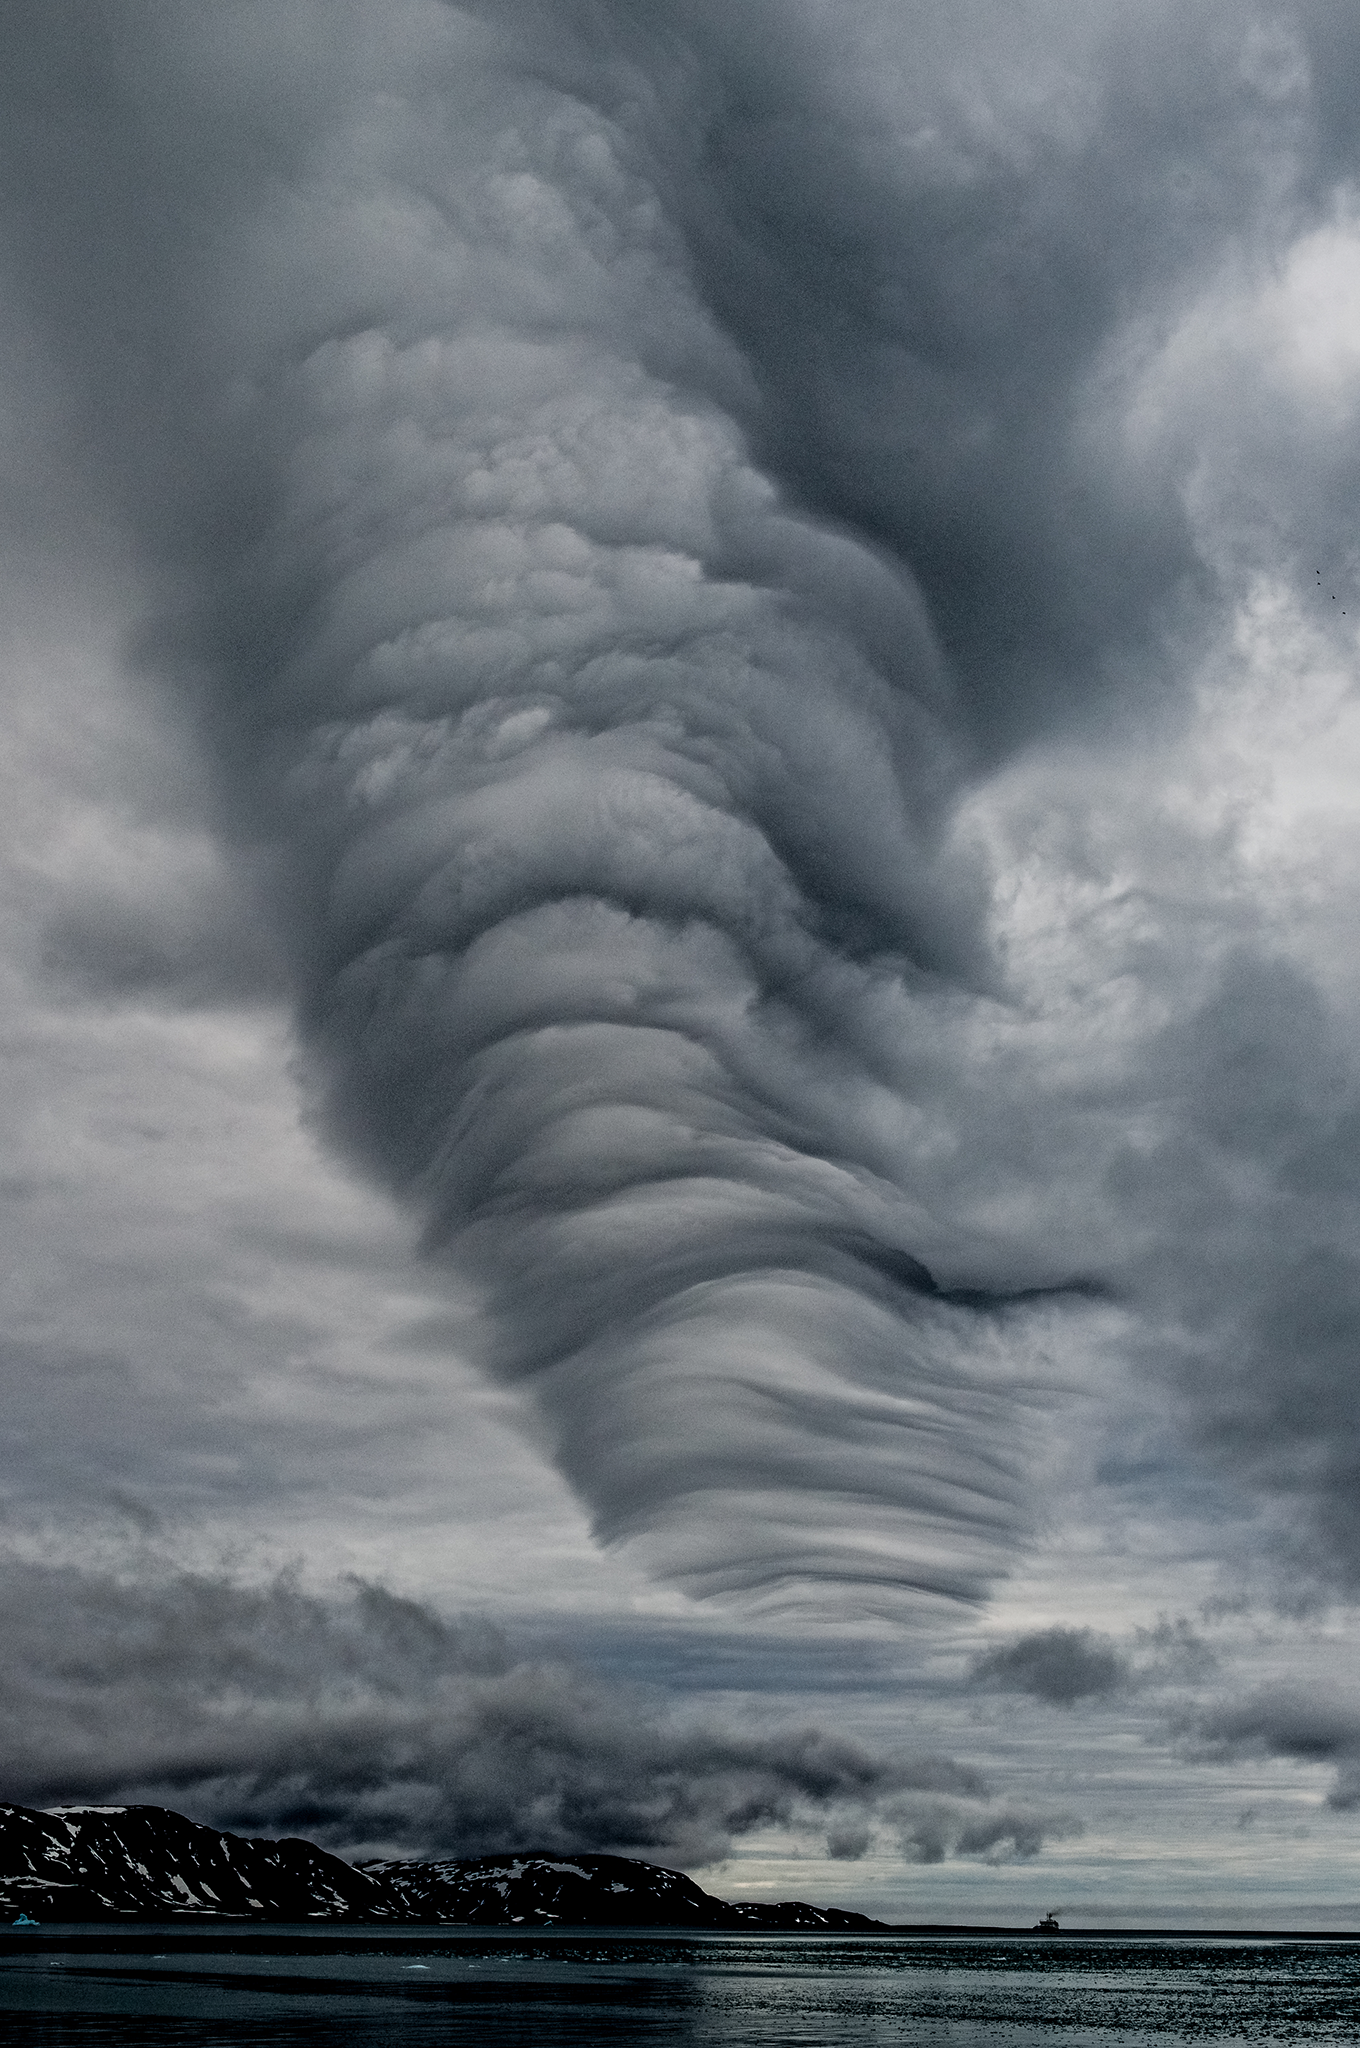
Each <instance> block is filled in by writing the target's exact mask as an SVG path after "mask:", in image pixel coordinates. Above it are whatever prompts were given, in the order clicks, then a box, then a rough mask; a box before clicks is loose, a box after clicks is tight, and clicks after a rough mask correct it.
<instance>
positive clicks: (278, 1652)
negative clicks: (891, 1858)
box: [0, 1562, 1075, 1868]
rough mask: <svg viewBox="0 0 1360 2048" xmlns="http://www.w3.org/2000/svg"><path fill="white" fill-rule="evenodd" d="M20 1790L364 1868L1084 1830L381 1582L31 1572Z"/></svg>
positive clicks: (931, 1767) (0, 1716)
mask: <svg viewBox="0 0 1360 2048" xmlns="http://www.w3.org/2000/svg"><path fill="white" fill-rule="evenodd" d="M0 1631H2V1632H3V1635H4V1638H5V1641H6V1645H7V1654H6V1660H5V1668H4V1671H3V1674H0V1725H3V1728H4V1730H5V1733H4V1735H3V1737H2V1738H0V1743H2V1744H3V1746H2V1747H0V1795H2V1796H4V1797H6V1798H8V1799H11V1800H13V1801H15V1802H17V1803H19V1804H22V1805H28V1806H42V1805H47V1804H55V1803H59V1802H62V1801H70V1800H80V1799H90V1800H100V1801H136V1800H144V1801H148V1802H151V1803H155V1804H164V1805H168V1806H172V1807H174V1808H176V1809H177V1810H180V1811H184V1812H187V1813H189V1814H190V1816H191V1817H192V1818H195V1819H199V1820H203V1821H207V1822H210V1823H211V1824H213V1825H215V1826H219V1827H224V1828H229V1829H232V1830H234V1831H237V1832H243V1833H261V1834H286V1833H296V1834H301V1835H305V1836H307V1837H308V1838H309V1839H311V1840H314V1841H317V1842H319V1843H320V1844H321V1845H322V1846H324V1847H326V1848H330V1849H333V1850H336V1851H337V1852H339V1853H341V1854H350V1855H357V1854H361V1853H365V1852H367V1853H383V1852H393V1853H396V1852H407V1853H413V1854H448V1855H473V1854H478V1853H483V1852H490V1851H493V1850H515V1849H547V1850H558V1851H571V1850H578V1851H579V1850H588V1849H595V1850H613V1851H620V1852H622V1853H633V1854H641V1855H647V1856H650V1857H652V1858H653V1859H656V1860H664V1861H668V1862H672V1863H678V1864H680V1865H683V1866H686V1867H691V1868H702V1867H704V1866H705V1865H708V1864H711V1863H714V1862H716V1861H718V1860H719V1859H720V1858H721V1857H722V1856H723V1855H724V1854H726V1852H727V1851H728V1849H729V1848H730V1847H731V1845H732V1843H733V1842H734V1841H735V1840H737V1839H739V1838H740V1837H741V1836H743V1835H749V1834H751V1833H752V1832H754V1831H755V1830H757V1829H764V1828H770V1827H776V1828H777V1827H788V1828H796V1829H799V1830H807V1829H810V1828H813V1829H819V1830H823V1831H825V1833H826V1836H827V1839H828V1847H829V1852H830V1853H831V1854H832V1855H835V1856H839V1857H844V1858H853V1857H856V1856H859V1855H862V1854H864V1853H865V1852H866V1850H867V1849H868V1847H869V1846H870V1844H871V1842H873V1841H875V1840H877V1841H879V1842H882V1843H885V1844H887V1845H888V1846H891V1845H894V1844H895V1845H896V1846H897V1847H898V1849H899V1850H900V1853H901V1854H902V1855H903V1856H904V1857H906V1858H907V1859H908V1860H910V1861H916V1862H938V1861H939V1860H941V1858H943V1857H945V1856H949V1855H962V1856H984V1857H987V1858H990V1859H992V1860H998V1859H1005V1858H1008V1857H1026V1856H1031V1855H1034V1854H1035V1853H1036V1852H1037V1851H1038V1850H1039V1849H1040V1848H1041V1847H1042V1845H1043V1842H1044V1841H1045V1839H1046V1838H1049V1837H1053V1836H1062V1835H1064V1834H1069V1833H1071V1832H1072V1831H1073V1828H1074V1825H1075V1824H1074V1823H1073V1822H1072V1820H1071V1819H1070V1818H1069V1817H1065V1816H1062V1815H1056V1814H1043V1813H1040V1812H1038V1811H1036V1810H1033V1809H1031V1808H1029V1807H1026V1806H1023V1805H1021V1806H1011V1805H1008V1804H1006V1802H1004V1801H1003V1800H994V1799H993V1797H992V1796H991V1794H990V1792H989V1788H988V1787H987V1786H986V1784H985V1783H984V1782H983V1780H982V1779H981V1778H980V1777H979V1775H978V1774H977V1772H976V1771H973V1770H971V1769H970V1768H969V1767H968V1766H967V1765H966V1764H961V1763H958V1762H955V1761H954V1760H952V1759H951V1758H948V1757H941V1756H933V1755H911V1754H910V1753H908V1752H905V1751H898V1752H891V1753H889V1752H884V1751H880V1750H873V1749H870V1748H868V1747H866V1746H864V1745H863V1744H860V1743H857V1742H854V1741H850V1740H847V1739H845V1738H843V1737H841V1736H838V1735H836V1734H834V1733H831V1732H829V1731H827V1730H826V1729H823V1728H819V1727H816V1726H812V1725H804V1726H800V1727H793V1728H783V1729H776V1730H774V1731H769V1732H763V1733H760V1734H754V1733H751V1732H750V1731H748V1730H746V1729H744V1728H742V1727H740V1726H738V1725H726V1726H724V1725H719V1724H717V1723H716V1722H712V1721H700V1720H696V1719H694V1718H692V1717H691V1718H685V1719H681V1718H679V1717H676V1716H672V1715H669V1714H666V1713H665V1712H663V1711H662V1710H661V1709H660V1708H659V1707H658V1705H657V1703H656V1702H655V1700H654V1699H653V1698H652V1697H650V1696H649V1695H647V1694H645V1693H643V1692H642V1691H640V1690H639V1691H634V1690H631V1689H629V1688H626V1687H622V1686H618V1685H609V1684H606V1683H604V1682H602V1681H601V1680H599V1679H597V1678H595V1677H593V1676H591V1675H590V1674H589V1673H587V1672H585V1671H582V1670H580V1669H578V1668H574V1667H572V1666H570V1665H567V1664H564V1663H561V1662H557V1661H553V1660H549V1659H524V1658H521V1657H519V1656H517V1655H516V1653H515V1651H514V1649H513V1647H512V1645H511V1643H510V1642H509V1641H508V1640H507V1638H506V1637H505V1636H504V1635H503V1634H502V1633H501V1631H500V1630H499V1629H497V1628H496V1627H494V1626H493V1625H492V1624H490V1623H489V1622H486V1621H479V1620H474V1621H465V1622H456V1623H455V1622H449V1621H446V1620H444V1619H443V1618H442V1617H441V1616H439V1615H438V1614H437V1613H435V1612H434V1611H433V1609H431V1608H429V1607H427V1606H423V1605H421V1604H419V1603H417V1602H415V1601H411V1600H405V1599H401V1598H399V1597H397V1596H396V1595H394V1594H392V1593H390V1592H388V1591H386V1590H385V1589H384V1588H382V1587H381V1586H377V1585H372V1584H368V1583H365V1582H361V1581H353V1582H352V1583H351V1585H350V1586H349V1588H348V1590H347V1591H345V1592H344V1593H343V1594H341V1595H338V1596H335V1597H319V1596H317V1595H314V1594H310V1593H306V1592H304V1591H303V1590H302V1589H301V1588H300V1587H299V1586H298V1585H297V1584H296V1583H295V1582H294V1581H292V1580H291V1579H290V1578H288V1577H287V1576H281V1577H279V1578H277V1579H275V1580H274V1581H273V1582H272V1583H271V1584H268V1585H265V1586H259V1587H249V1586H244V1585H241V1584H239V1583H236V1582H233V1581H232V1580H230V1579H228V1578H226V1577H212V1576H205V1575H197V1574H190V1573H174V1574H169V1573H167V1574H164V1575H162V1576H160V1577H159V1578H157V1579H155V1580H154V1581H149V1580H142V1581H140V1582H136V1583H130V1582H128V1581H126V1580H121V1579H116V1578H114V1577H110V1576H102V1575H98V1574H93V1573H88V1572H81V1571H78V1570H76V1569H73V1568H69V1567H51V1566H43V1565H35V1564H24V1563H16V1562H11V1563H10V1565H9V1566H8V1567H7V1569H6V1571H5V1573H4V1576H3V1584H2V1585H0Z"/></svg>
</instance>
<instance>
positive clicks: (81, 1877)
mask: <svg viewBox="0 0 1360 2048" xmlns="http://www.w3.org/2000/svg"><path fill="white" fill-rule="evenodd" d="M21 1914H22V1915H25V1916H27V1918H29V1919H30V1920H38V1921H44V1920H58V1921H71V1920H108V1919H124V1918H125V1919H137V1920H168V1919H181V1918H188V1917H192V1918H197V1919H205V1918H213V1919H231V1920H261V1921H299V1920H340V1921H388V1922H392V1921H404V1922H407V1923H420V1922H423V1923H425V1924H429V1923H431V1922H435V1923H441V1922H442V1923H444V1924H450V1925H452V1924H457V1925H463V1926H480V1927H552V1926H578V1927H579V1926H590V1927H690V1928H695V1929H700V1928H706V1929H712V1930H715V1931H718V1930H726V1931H729V1932H735V1931H739V1930H740V1929H742V1928H747V1929H751V1930H756V1931H758V1930H760V1929H778V1928H791V1929H804V1930H816V1929H823V1930H826V1931H840V1932H844V1933H853V1932H866V1933H868V1932H876V1931H878V1930H879V1929H880V1928H881V1927H882V1925H883V1923H882V1922H881V1921H877V1920H869V1919H867V1918H866V1917H865V1916H864V1915H863V1914H861V1913H844V1912H840V1911H838V1910H837V1909H836V1908H834V1907H825V1906H810V1905H807V1904H805V1903H804V1902H803V1901H802V1900H798V1899H788V1900H784V1901H782V1902H781V1903H780V1904H777V1905H750V1904H737V1905H729V1904H728V1903H727V1902H726V1901H725V1900H722V1899H715V1898H713V1897H712V1896H711V1895H710V1894H709V1893H708V1892H705V1891H702V1890H701V1889H700V1887H699V1886H698V1885H697V1884H695V1883H694V1881H693V1879H691V1878H688V1877H685V1876H684V1875H683V1874H682V1873H681V1872H680V1871H678V1870H665V1869H662V1868H660V1867H659V1866H657V1865H655V1864H651V1863H638V1862H635V1861H633V1859H632V1858H631V1857H625V1856H597V1855H582V1856H551V1855H518V1856H465V1857H445V1858H439V1859H437V1860H434V1861H427V1862H421V1861H416V1860H413V1859H407V1858H394V1859H386V1860H379V1861H371V1862H366V1863H363V1864H361V1865H359V1866H358V1867H356V1866H354V1865H353V1864H349V1863H345V1862H343V1861H342V1860H341V1859H340V1858H339V1857H338V1856H331V1855H328V1854H327V1853H326V1851H325V1850H324V1849H318V1848H317V1847H316V1846H315V1845H314V1844H313V1843H311V1842H304V1841H300V1840H297V1839H292V1838H290V1839H287V1840H283V1841H262V1840H258V1839H255V1838H252V1837H246V1836H241V1835H231V1834H223V1833H220V1832H219V1831H218V1830H217V1829H216V1828H209V1827H204V1826H202V1825H201V1824H200V1823H198V1822H197V1821H191V1820H186V1819H185V1818H184V1816H183V1815H182V1814H178V1813H172V1812H170V1811H169V1810H168V1809H167V1808H166V1807H163V1806H59V1807H52V1808H49V1809H46V1810H42V1811H40V1810H37V1809H35V1808H32V1807H25V1806H0V1920H5V1919H8V1920H11V1921H12V1920H15V1919H17V1918H18V1917H19V1916H20V1915H21Z"/></svg>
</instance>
